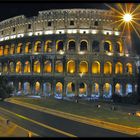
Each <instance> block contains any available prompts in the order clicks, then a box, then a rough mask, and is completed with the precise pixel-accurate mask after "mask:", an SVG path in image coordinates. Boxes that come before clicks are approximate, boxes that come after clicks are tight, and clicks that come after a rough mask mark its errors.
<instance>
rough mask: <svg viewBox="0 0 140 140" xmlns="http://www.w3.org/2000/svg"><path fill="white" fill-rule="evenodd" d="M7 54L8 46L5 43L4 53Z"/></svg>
mask: <svg viewBox="0 0 140 140" xmlns="http://www.w3.org/2000/svg"><path fill="white" fill-rule="evenodd" d="M8 54H9V46H8V45H6V46H5V47H4V55H8Z"/></svg>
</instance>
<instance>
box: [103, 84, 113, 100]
mask: <svg viewBox="0 0 140 140" xmlns="http://www.w3.org/2000/svg"><path fill="white" fill-rule="evenodd" d="M111 96H112V86H111V84H109V83H105V84H104V86H103V97H104V98H111Z"/></svg>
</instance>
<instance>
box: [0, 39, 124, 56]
mask: <svg viewBox="0 0 140 140" xmlns="http://www.w3.org/2000/svg"><path fill="white" fill-rule="evenodd" d="M53 44H54V43H53V42H52V41H51V40H47V41H46V42H45V43H44V42H41V41H39V40H38V41H36V42H35V43H34V44H32V43H31V42H27V43H26V44H25V46H24V45H23V43H18V44H17V45H15V44H11V45H5V46H0V55H8V54H15V53H17V54H21V53H32V52H35V53H40V52H52V50H53V46H55V49H56V51H57V52H59V51H64V50H65V44H64V41H63V40H57V41H56V42H55V44H54V45H53ZM100 44H101V43H100V42H99V41H98V40H94V41H93V42H92V44H91V50H92V51H93V52H99V51H100ZM43 46H44V47H43ZM66 46H67V50H68V51H76V47H77V44H76V41H75V40H74V39H71V40H69V41H68V42H67V45H66ZM42 47H43V48H42ZM88 48H89V42H88V41H87V40H81V41H80V44H79V46H78V51H88ZM103 48H104V51H106V52H112V51H113V45H112V42H111V41H110V40H106V41H104V43H103ZM114 51H115V52H117V53H122V52H123V47H122V43H121V42H120V41H117V42H116V43H115V45H114Z"/></svg>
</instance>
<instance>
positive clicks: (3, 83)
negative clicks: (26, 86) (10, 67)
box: [0, 76, 14, 100]
mask: <svg viewBox="0 0 140 140" xmlns="http://www.w3.org/2000/svg"><path fill="white" fill-rule="evenodd" d="M13 90H14V88H13V86H12V85H10V84H9V82H8V79H7V78H6V77H4V76H0V99H1V100H4V99H5V98H9V97H11V94H12V92H13Z"/></svg>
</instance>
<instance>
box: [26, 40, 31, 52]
mask: <svg viewBox="0 0 140 140" xmlns="http://www.w3.org/2000/svg"><path fill="white" fill-rule="evenodd" d="M25 53H32V44H31V42H27V43H26V46H25Z"/></svg>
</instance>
